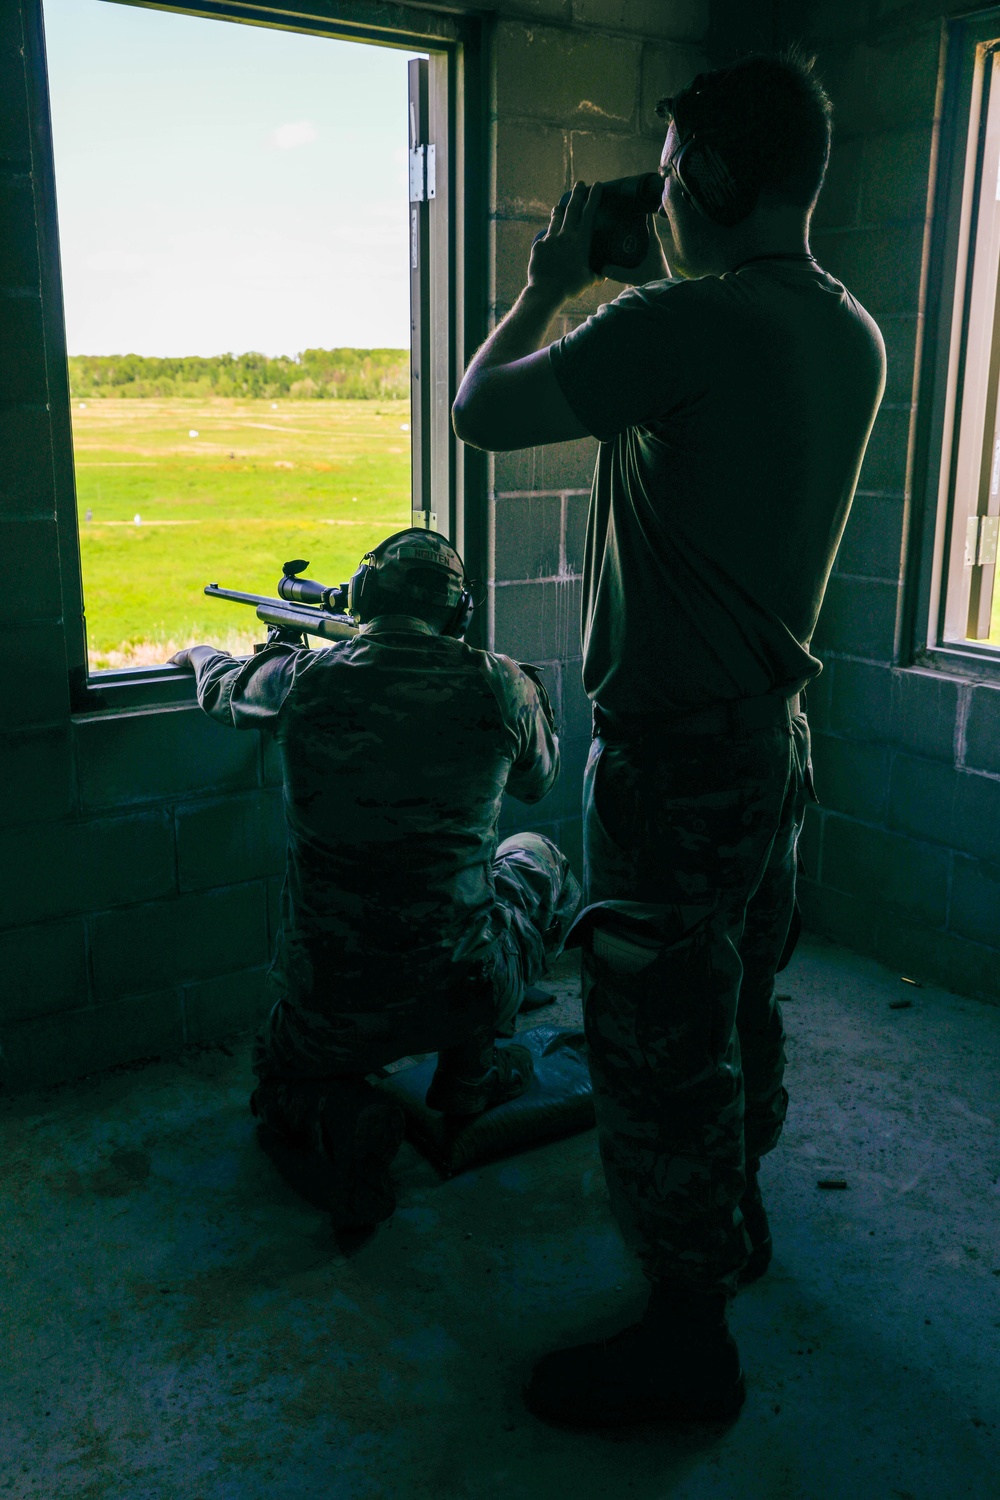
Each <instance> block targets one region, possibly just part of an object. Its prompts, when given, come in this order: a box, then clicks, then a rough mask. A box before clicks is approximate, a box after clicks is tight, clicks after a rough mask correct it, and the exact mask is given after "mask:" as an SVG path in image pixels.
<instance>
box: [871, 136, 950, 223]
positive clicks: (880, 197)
mask: <svg viewBox="0 0 1000 1500" xmlns="http://www.w3.org/2000/svg"><path fill="white" fill-rule="evenodd" d="M933 129H934V127H933V124H932V122H931V121H930V120H925V121H922V122H921V123H920V124H919V125H910V126H908V127H907V128H906V129H904V130H883V131H879V132H878V134H877V135H869V136H866V137H865V142H864V171H863V176H862V186H861V217H862V220H863V221H864V222H865V223H867V224H872V223H887V222H891V221H893V220H897V219H913V220H921V221H922V220H923V219H925V218H926V217H927V210H928V204H927V195H928V190H929V186H930V171H931V144H932V139H933Z"/></svg>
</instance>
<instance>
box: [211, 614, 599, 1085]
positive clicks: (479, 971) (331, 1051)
mask: <svg viewBox="0 0 1000 1500" xmlns="http://www.w3.org/2000/svg"><path fill="white" fill-rule="evenodd" d="M193 664H194V666H195V670H196V672H197V681H198V698H199V702H200V703H201V705H202V707H203V708H204V709H205V710H206V712H208V713H209V714H210V715H211V716H212V717H213V718H215V719H217V720H219V721H220V722H221V723H224V724H228V725H231V726H233V727H235V728H238V729H253V728H259V729H265V730H268V731H271V732H273V734H274V735H275V738H276V741H277V745H278V750H279V753H280V756H281V761H282V767H283V779H284V806H285V817H286V822H287V827H288V849H287V864H286V873H285V882H284V888H283V891H282V897H281V925H280V931H279V933H278V937H277V943H276V949H275V954H274V960H273V963H272V965H271V969H270V973H269V978H268V983H269V986H270V990H271V994H272V996H273V1001H274V1003H273V1006H272V1009H271V1012H270V1015H269V1017H268V1020H267V1022H266V1023H265V1025H264V1028H263V1030H262V1032H261V1035H260V1037H259V1038H258V1042H257V1046H256V1050H255V1056H254V1070H255V1072H256V1073H257V1075H258V1076H259V1077H261V1078H262V1079H263V1078H287V1079H293V1078H297V1079H308V1078H312V1079H317V1078H328V1077H332V1076H337V1075H342V1074H348V1073H355V1074H357V1073H368V1072H371V1071H372V1070H374V1069H375V1068H376V1067H378V1066H380V1065H382V1064H385V1063H387V1062H391V1061H392V1060H394V1059H395V1058H398V1057H401V1056H403V1055H405V1054H407V1053H412V1052H430V1051H438V1050H440V1049H441V1048H443V1047H448V1046H451V1045H454V1044H455V1043H457V1042H461V1041H463V1040H464V1039H465V1038H466V1037H468V1036H470V1035H472V1034H474V1033H475V1032H477V1031H479V1030H481V1029H482V1028H483V1027H484V1026H492V1027H493V1028H494V1032H495V1034H497V1035H501V1036H510V1035H512V1034H513V1030H514V1025H513V1018H514V1014H515V1012H516V1010H517V1007H518V1005H519V1003H520V999H521V995H522V991H523V988H524V986H525V985H526V984H531V983H532V982H533V981H534V980H535V979H536V978H537V977H538V975H539V974H540V973H541V971H542V966H543V963H544V961H545V958H546V956H547V955H551V954H554V953H555V952H557V951H558V950H559V949H560V948H561V946H562V942H563V939H564V937H565V934H566V931H567V930H568V927H569V925H570V923H571V922H572V919H573V917H574V915H575V913H576V910H577V907H578V905H579V885H578V884H577V882H576V881H575V879H574V877H573V875H572V874H571V873H570V871H569V867H568V864H567V861H566V860H565V859H564V858H563V856H562V855H561V854H560V853H559V850H558V849H557V848H556V847H555V845H554V844H552V843H551V842H550V841H549V840H547V839H544V838H542V837H540V836H538V835H532V834H524V835H521V836H520V837H518V838H514V839H508V840H506V842H505V843H504V844H502V845H501V846H500V848H499V849H498V848H497V832H496V829H497V819H498V817H499V812H500V804H501V799H502V796H503V793H504V791H505V790H507V791H510V792H511V793H512V794H513V795H514V796H515V797H518V798H520V799H521V800H523V801H525V802H536V801H538V800H539V799H540V798H541V797H543V796H544V795H545V794H546V792H548V790H549V789H550V787H551V786H552V784H553V782H554V781H555V779H556V776H557V774H558V768H559V752H558V741H557V739H556V736H555V734H554V732H553V722H552V711H551V707H550V705H549V702H548V698H547V696H546V693H545V689H544V687H543V686H542V685H541V683H540V681H539V680H538V679H537V677H536V675H535V674H534V673H533V671H532V669H531V668H521V667H519V666H518V664H517V663H516V662H513V661H511V660H510V659H509V658H508V657H505V656H499V655H494V654H491V653H489V652H485V651H478V650H476V649H474V648H473V647H471V646H468V645H466V644H465V643H464V642H462V641H460V640H457V639H454V638H452V637H446V636H442V635H440V634H437V633H436V632H435V631H433V630H432V629H431V627H430V626H429V625H427V624H426V623H425V622H424V621H423V620H421V619H419V618H416V617H415V616H410V615H382V616H380V617H378V618H376V619H374V620H372V621H371V623H370V624H368V625H365V626H362V628H361V630H360V631H359V633H358V635H357V637H356V638H354V639H353V640H349V641H344V642H339V643H338V644H336V645H334V646H331V647H328V648H326V649H321V650H315V651H311V650H303V649H300V648H297V647H294V646H288V645H280V644H274V645H270V646H268V647H267V648H266V649H265V650H264V651H263V652H261V653H259V654H258V655H257V656H255V657H253V658H252V659H251V660H250V661H245V662H244V661H237V660H234V659H233V658H232V657H229V656H226V655H225V654H223V653H216V654H214V655H211V656H208V655H207V654H205V653H203V652H201V651H199V653H198V654H197V656H196V658H195V660H194V663H193Z"/></svg>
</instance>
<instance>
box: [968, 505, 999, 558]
mask: <svg viewBox="0 0 1000 1500" xmlns="http://www.w3.org/2000/svg"><path fill="white" fill-rule="evenodd" d="M998 539H1000V516H969V517H968V519H967V520H966V523H965V566H966V567H967V568H973V567H979V568H981V567H985V566H986V565H987V564H988V563H995V562H996V560H997V541H998Z"/></svg>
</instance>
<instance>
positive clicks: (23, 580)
mask: <svg viewBox="0 0 1000 1500" xmlns="http://www.w3.org/2000/svg"><path fill="white" fill-rule="evenodd" d="M2 524H3V530H2V536H3V547H2V549H0V624H12V623H13V622H14V621H15V620H17V621H26V620H49V621H58V620H60V619H61V617H62V579H61V577H60V573H59V540H58V536H57V534H56V523H55V518H54V517H53V518H51V519H46V520H37V521H13V520H10V521H8V520H4V521H3V523H2Z"/></svg>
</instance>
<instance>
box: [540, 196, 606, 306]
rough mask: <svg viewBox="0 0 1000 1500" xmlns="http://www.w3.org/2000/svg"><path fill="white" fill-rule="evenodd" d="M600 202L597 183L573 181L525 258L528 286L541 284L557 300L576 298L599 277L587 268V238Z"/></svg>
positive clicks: (591, 232) (588, 249)
mask: <svg viewBox="0 0 1000 1500" xmlns="http://www.w3.org/2000/svg"><path fill="white" fill-rule="evenodd" d="M600 201H601V184H600V183H599V182H597V183H595V184H594V185H593V187H589V188H588V187H587V185H586V183H583V182H577V183H575V184H574V186H573V191H572V193H571V194H570V196H569V200H568V202H567V203H566V205H565V206H564V207H560V206H559V204H556V206H555V208H554V209H553V210H552V214H551V217H550V219H549V224H548V228H547V229H546V230H545V231H544V233H542V234H540V235H538V236H537V237H536V238H535V240H534V242H533V244H532V246H531V256H530V259H529V261H528V285H529V286H534V287H545V288H546V289H547V290H548V291H549V292H550V293H551V294H552V295H553V297H554V299H555V300H557V301H559V302H564V301H566V300H567V298H569V297H577V296H579V294H580V293H581V292H582V291H585V290H586V288H587V287H590V286H595V285H596V284H597V282H599V281H600V280H602V278H601V277H600V276H595V274H594V272H593V271H592V270H591V269H590V263H589V256H590V240H591V235H592V234H593V232H594V218H595V215H596V213H597V205H598V204H599V203H600Z"/></svg>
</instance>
